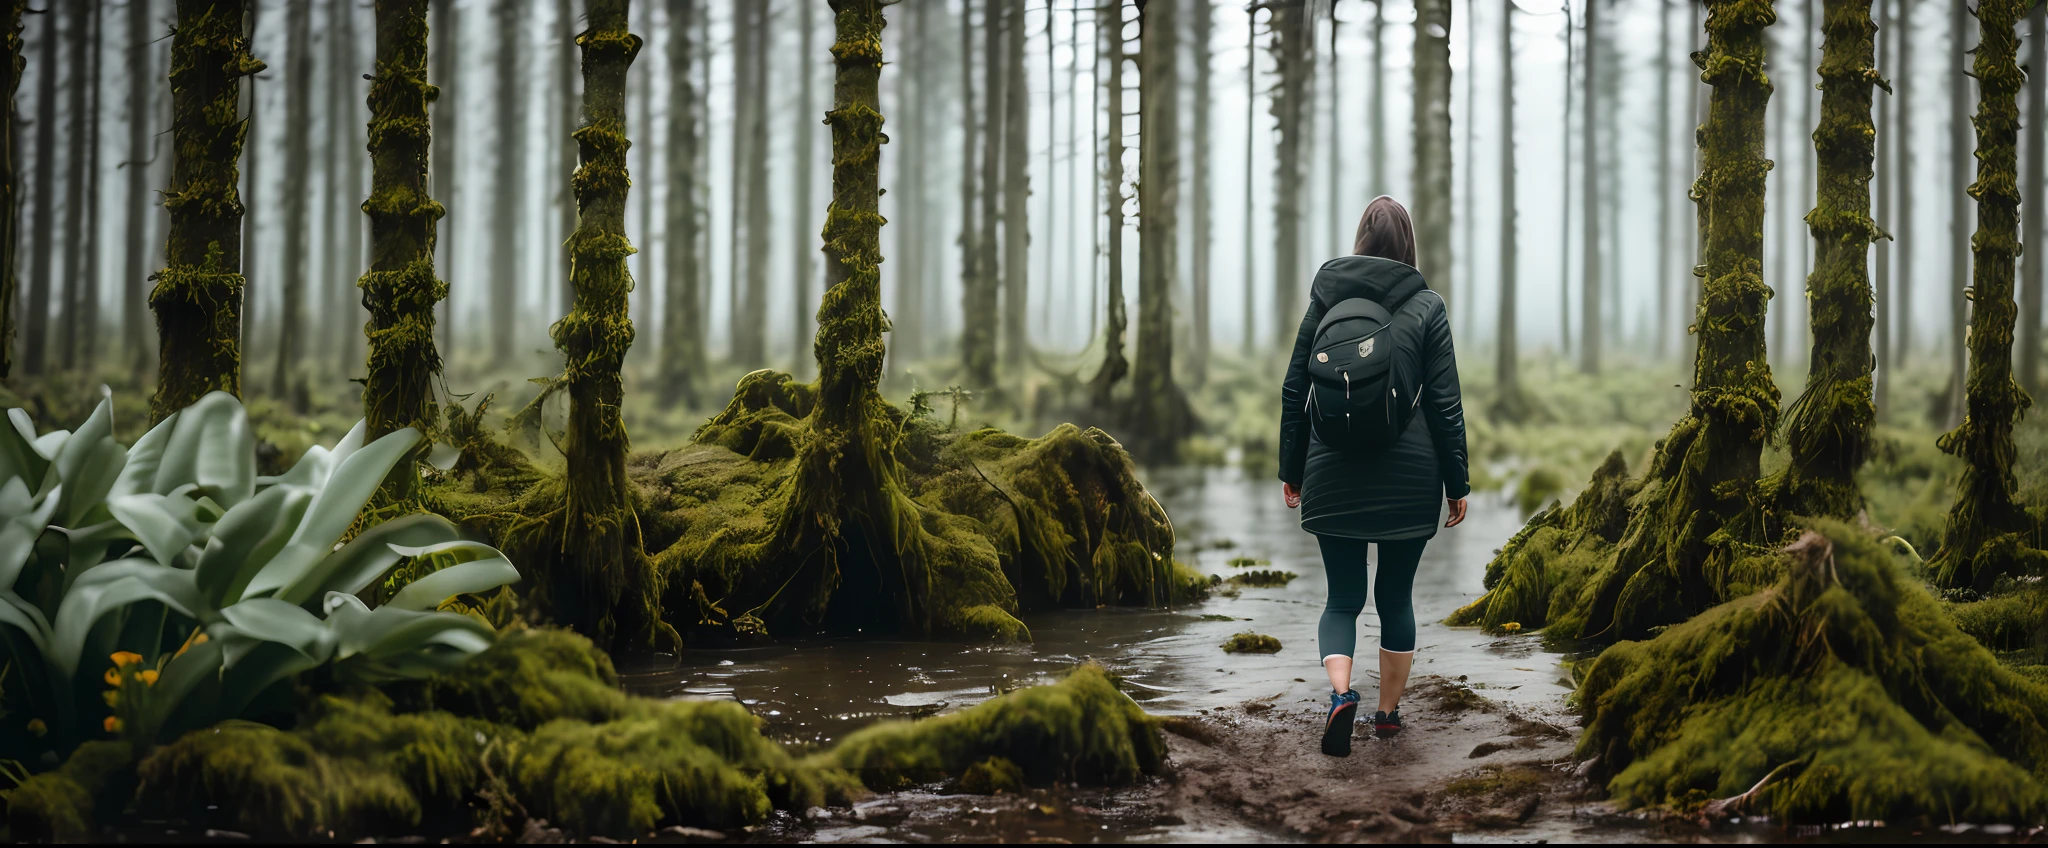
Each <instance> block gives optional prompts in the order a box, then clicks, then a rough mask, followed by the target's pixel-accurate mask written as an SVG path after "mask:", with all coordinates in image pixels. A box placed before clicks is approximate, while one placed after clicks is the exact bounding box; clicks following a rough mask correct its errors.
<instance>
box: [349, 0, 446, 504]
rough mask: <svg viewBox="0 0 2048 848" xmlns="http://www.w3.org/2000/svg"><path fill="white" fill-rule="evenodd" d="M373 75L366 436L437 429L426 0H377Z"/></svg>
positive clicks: (401, 485)
mask: <svg viewBox="0 0 2048 848" xmlns="http://www.w3.org/2000/svg"><path fill="white" fill-rule="evenodd" d="M376 50H377V61H376V68H377V75H376V78H375V79H374V80H372V81H371V83H370V96H369V101H368V102H369V106H370V138H369V142H370V143H369V148H370V197H369V199H368V200H366V201H364V202H363V211H364V212H365V213H368V215H369V218H370V269H369V271H368V272H367V273H365V274H363V277H362V280H361V281H360V282H358V283H357V284H356V285H357V286H358V287H359V288H360V289H361V290H362V302H363V305H364V306H366V307H368V309H369V312H370V321H369V324H368V327H367V331H368V337H369V357H368V365H369V368H368V372H367V377H366V379H365V380H364V382H363V418H364V421H365V422H366V424H367V426H368V432H367V436H368V437H369V438H372V439H375V438H377V437H379V436H382V435H384V434H386V433H391V432H395V431H397V430H400V429H403V428H406V427H413V428H416V429H418V430H419V431H420V432H422V433H431V432H433V431H434V430H435V429H436V425H437V423H438V421H439V415H438V414H437V413H436V410H435V405H434V377H435V375H436V374H439V373H440V371H441V352H440V350H439V349H438V348H436V347H435V345H434V307H435V305H436V304H437V303H439V302H440V300H441V298H442V297H444V296H445V295H446V294H447V291H448V287H447V285H446V284H445V283H443V282H441V281H440V280H439V279H437V278H435V276H434V240H435V236H436V233H437V230H439V224H438V223H437V222H438V221H439V219H440V217H441V204H440V203H437V202H435V200H434V196H433V194H432V193H431V183H430V182H429V180H428V173H429V170H430V169H429V167H428V165H429V153H430V151H432V150H433V128H432V124H431V123H430V121H431V119H430V118H429V116H428V112H427V104H428V103H430V102H432V101H433V99H434V95H435V91H434V87H433V86H432V85H429V84H428V83H427V69H428V68H429V67H431V65H430V64H429V62H428V55H427V0H377V35H376ZM424 451H425V446H424V444H422V445H421V446H420V447H419V448H416V449H415V450H414V453H413V457H414V461H412V462H401V463H399V464H398V465H397V466H396V467H394V468H393V469H392V470H391V474H390V476H389V477H387V478H386V479H385V486H384V490H383V497H384V498H386V499H387V500H388V501H389V502H392V503H401V504H404V503H410V502H412V501H414V500H415V498H416V497H417V496H418V488H419V463H418V461H417V460H418V459H419V458H422V457H423V456H424Z"/></svg>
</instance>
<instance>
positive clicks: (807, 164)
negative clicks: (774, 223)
mask: <svg viewBox="0 0 2048 848" xmlns="http://www.w3.org/2000/svg"><path fill="white" fill-rule="evenodd" d="M813 5H815V4H814V3H811V2H808V0H800V2H798V3H797V27H798V28H799V33H798V45H799V46H798V48H797V58H796V75H797V122H796V162H795V163H794V164H795V166H796V178H795V179H793V180H791V181H790V191H789V210H790V211H789V220H790V221H791V222H792V224H793V226H794V228H795V232H794V233H792V234H791V235H792V239H791V244H790V250H791V254H790V255H791V256H792V257H794V258H795V260H796V274H795V275H794V277H795V278H794V279H793V280H791V283H792V284H793V286H794V292H795V299H794V301H792V303H791V309H790V317H791V318H792V319H794V320H793V321H792V322H791V323H790V336H789V343H790V345H791V347H792V348H793V350H792V351H791V353H792V354H793V356H792V358H791V360H790V363H791V364H790V368H789V373H791V374H795V375H798V376H801V375H802V374H803V373H804V370H805V368H806V366H807V365H809V364H810V363H812V362H815V361H816V360H817V354H816V353H814V352H813V351H812V350H811V344H812V343H813V341H814V340H813V339H812V338H811V336H812V335H813V334H814V333H816V324H817V309H818V307H817V305H816V304H817V301H816V300H815V299H814V298H812V296H811V278H812V277H814V276H816V275H817V273H818V271H817V268H818V266H817V264H816V263H814V262H813V261H811V254H813V253H815V252H817V245H818V241H817V233H816V232H815V231H813V230H812V229H811V228H812V227H813V226H815V225H816V224H815V219H813V218H812V217H811V215H810V210H811V202H812V201H811V197H812V194H813V193H812V191H811V182H812V180H811V165H812V162H813V157H812V156H811V151H812V150H813V149H815V148H816V147H817V145H816V144H815V143H813V141H812V133H813V131H814V128H815V127H816V126H817V124H818V122H817V121H814V120H812V119H811V116H812V115H814V114H816V113H817V108H818V107H817V106H816V105H815V103H814V101H813V97H812V95H811V80H812V78H814V77H816V76H817V74H814V73H812V72H811V63H812V61H813V59H812V54H813V53H814V52H816V50H817V45H816V39H815V34H816V32H817V29H818V27H817V25H816V24H814V23H812V21H811V7H812V6H813ZM910 229H916V228H915V227H911V228H910Z"/></svg>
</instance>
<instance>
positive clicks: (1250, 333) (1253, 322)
mask: <svg viewBox="0 0 2048 848" xmlns="http://www.w3.org/2000/svg"><path fill="white" fill-rule="evenodd" d="M1244 8H1245V16H1244V17H1245V25H1244V32H1245V43H1244V54H1245V59H1244V221H1245V225H1244V232H1243V234H1242V235H1243V236H1244V307H1243V310H1242V314H1241V315H1240V316H1239V317H1240V318H1242V319H1243V320H1244V355H1245V356H1246V357H1247V358H1249V357H1250V356H1251V355H1252V352H1253V351H1256V350H1258V347H1259V332H1258V326H1259V325H1258V320H1257V316H1258V309H1257V308H1256V306H1257V304H1256V302H1255V300H1256V297H1255V291H1256V289H1257V288H1258V286H1256V285H1254V284H1255V283H1256V282H1257V281H1258V275H1257V271H1258V262H1257V257H1258V239H1256V238H1254V237H1253V233H1254V232H1255V231H1254V229H1253V227H1252V224H1253V222H1255V221H1257V220H1258V208H1257V201H1256V200H1255V199H1254V198H1255V197H1256V195H1255V194H1254V192H1253V190H1252V186H1253V182H1254V175H1255V174H1256V171H1255V170H1254V167H1253V166H1254V163H1256V162H1257V161H1258V156H1256V155H1254V154H1255V153H1256V152H1257V151H1258V126H1259V121H1258V109H1259V7H1258V6H1255V5H1252V4H1249V3H1248V4H1246V5H1245V7H1244ZM1374 8H1375V9H1377V8H1378V2H1377V0H1375V3H1374ZM1374 14H1375V15H1377V14H1378V13H1377V12H1375V13H1374ZM1375 20H1377V18H1375ZM1373 32H1374V33H1375V38H1377V33H1378V32H1379V30H1378V28H1377V26H1375V28H1374V30H1373ZM1373 59H1374V60H1375V61H1377V60H1378V59H1379V52H1378V51H1377V49H1375V51H1374V52H1373ZM1373 75H1374V76H1375V77H1377V76H1378V75H1379V72H1378V70H1377V69H1375V70H1374V72H1373ZM1373 109H1374V112H1375V114H1374V117H1373V120H1374V121H1375V122H1377V121H1378V120H1379V117H1378V114H1377V112H1378V109H1379V100H1378V98H1377V97H1375V98H1374V100H1373ZM1371 159H1372V167H1373V171H1374V173H1375V174H1377V173H1378V171H1379V168H1380V164H1379V148H1377V147H1375V148H1373V155H1372V157H1371ZM1375 181H1377V177H1375Z"/></svg>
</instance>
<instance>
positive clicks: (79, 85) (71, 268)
mask: <svg viewBox="0 0 2048 848" xmlns="http://www.w3.org/2000/svg"><path fill="white" fill-rule="evenodd" d="M95 5H97V4H93V3H67V4H64V5H63V7H62V8H63V9H64V14H65V17H66V19H67V20H68V22H67V23H66V24H65V25H64V35H65V40H66V42H67V43H66V44H65V45H64V52H65V53H66V54H67V58H69V59H70V60H71V61H70V64H71V69H70V71H69V72H68V73H67V78H68V79H69V80H70V81H71V85H70V89H69V90H68V91H66V92H65V94H66V95H67V98H66V101H65V104H64V112H65V115H64V117H65V119H66V120H65V122H66V124H67V125H68V127H67V129H65V130H64V141H65V147H66V148H67V149H66V150H65V156H64V160H65V161H64V240H63V241H62V242H61V244H62V245H63V248H64V277H63V289H62V292H61V294H62V297H63V304H62V306H61V310H62V311H61V313H60V314H59V315H58V316H57V321H58V328H59V335H58V339H57V341H58V350H59V354H60V355H59V359H58V363H59V365H61V366H62V367H63V369H64V370H66V371H73V370H77V368H78V348H79V346H80V345H81V344H82V343H84V342H85V339H82V338H80V334H81V333H86V332H90V330H89V329H87V328H85V327H83V326H81V325H80V323H79V320H78V318H79V313H81V312H84V311H85V291H86V288H87V286H88V285H89V284H88V283H87V282H86V281H85V274H84V271H83V269H82V267H81V266H83V265H84V264H85V251H84V247H85V124H86V118H87V114H86V113H87V112H88V111H90V110H91V108H92V106H91V104H90V102H89V101H88V100H87V99H86V95H87V94H89V93H91V92H90V88H89V86H88V85H87V82H86V74H87V69H86V64H87V60H88V59H90V58H91V56H92V52H93V43H92V10H93V6H95ZM46 14H47V13H46ZM50 46H51V47H52V48H53V49H54V48H55V47H56V45H54V44H53V45H50ZM51 154H52V157H51V158H52V159H53V160H54V158H55V155H54V154H55V151H54V150H53V151H51ZM43 167H47V166H43Z"/></svg>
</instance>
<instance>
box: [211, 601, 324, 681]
mask: <svg viewBox="0 0 2048 848" xmlns="http://www.w3.org/2000/svg"><path fill="white" fill-rule="evenodd" d="M220 615H221V618H222V619H224V620H226V622H227V624H228V625H229V627H225V628H223V627H220V626H218V625H216V626H215V628H214V629H213V631H212V632H215V633H220V634H226V635H227V638H225V639H224V640H223V643H222V650H223V652H224V653H223V654H222V656H223V657H224V659H225V662H224V663H223V665H222V667H223V668H234V666H235V664H236V663H237V662H239V661H240V660H241V658H242V657H243V656H245V655H246V653H247V649H246V648H244V647H242V644H243V643H245V641H246V640H250V639H253V640H255V641H259V642H275V643H277V644H280V645H284V646H286V647H289V648H291V649H292V650H293V651H296V652H298V653H299V654H301V655H303V656H305V657H306V658H308V659H311V660H314V661H315V662H326V661H327V658H328V657H329V656H332V655H333V653H334V644H335V637H334V632H333V631H332V630H329V629H328V627H327V624H326V623H325V622H323V621H321V620H320V619H319V617H318V616H315V615H313V614H312V613H310V612H307V611H305V610H304V609H302V608H300V607H297V606H293V605H292V604H288V603H285V602H283V601H280V600H277V599H275V598H256V599H253V600H247V601H243V602H241V603H239V604H235V605H233V606H229V607H226V608H224V609H222V610H221V611H220ZM249 647H253V646H249Z"/></svg>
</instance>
